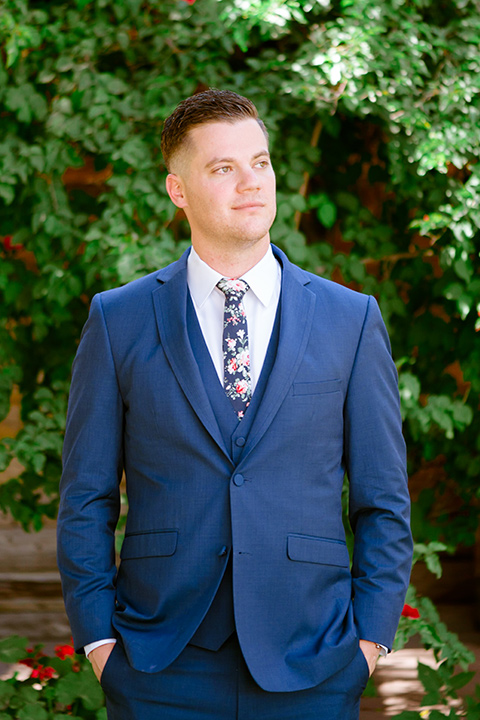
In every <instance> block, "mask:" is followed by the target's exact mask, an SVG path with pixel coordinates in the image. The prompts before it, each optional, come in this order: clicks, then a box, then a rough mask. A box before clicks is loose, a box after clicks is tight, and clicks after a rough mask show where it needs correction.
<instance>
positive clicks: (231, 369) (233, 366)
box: [228, 358, 238, 375]
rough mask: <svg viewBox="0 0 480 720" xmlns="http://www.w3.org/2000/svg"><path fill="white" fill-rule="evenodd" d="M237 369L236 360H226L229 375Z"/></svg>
mask: <svg viewBox="0 0 480 720" xmlns="http://www.w3.org/2000/svg"><path fill="white" fill-rule="evenodd" d="M237 370H238V365H237V363H236V360H235V358H231V359H230V360H229V361H228V372H229V373H230V375H233V373H234V372H236V371H237Z"/></svg>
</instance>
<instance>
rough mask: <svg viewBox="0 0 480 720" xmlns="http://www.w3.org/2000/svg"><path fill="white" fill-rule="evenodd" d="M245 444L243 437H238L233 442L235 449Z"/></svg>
mask: <svg viewBox="0 0 480 720" xmlns="http://www.w3.org/2000/svg"><path fill="white" fill-rule="evenodd" d="M245 442H246V440H245V438H244V437H239V438H237V439H236V440H235V445H236V446H237V447H243V446H244V445H245Z"/></svg>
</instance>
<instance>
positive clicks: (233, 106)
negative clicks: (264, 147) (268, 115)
mask: <svg viewBox="0 0 480 720" xmlns="http://www.w3.org/2000/svg"><path fill="white" fill-rule="evenodd" d="M249 119H252V120H256V121H257V122H258V124H259V125H260V127H261V128H262V130H263V132H264V134H265V138H266V140H267V142H268V133H267V129H266V127H265V124H264V123H263V121H262V120H260V118H259V117H258V111H257V108H256V107H255V105H254V104H253V103H252V101H251V100H248V98H246V97H243V96H242V95H238V94H237V93H235V92H232V91H231V90H216V89H214V88H211V89H210V90H205V91H204V92H200V93H196V94H195V95H192V96H191V97H188V98H186V99H185V100H182V102H181V103H180V104H179V105H177V107H176V108H175V110H174V111H173V113H172V114H171V115H170V116H169V117H168V118H167V119H166V120H165V122H164V124H163V130H162V141H161V144H160V148H161V150H162V155H163V159H164V162H165V165H166V168H167V170H168V171H169V172H170V171H171V167H172V160H173V158H174V157H175V155H177V154H178V152H179V150H181V149H183V148H184V147H185V146H186V145H187V143H188V133H189V132H190V130H191V129H192V128H193V127H195V126H197V125H205V124H207V123H213V122H228V123H232V124H233V123H235V122H238V121H239V120H249Z"/></svg>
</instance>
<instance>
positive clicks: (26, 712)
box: [17, 704, 48, 720]
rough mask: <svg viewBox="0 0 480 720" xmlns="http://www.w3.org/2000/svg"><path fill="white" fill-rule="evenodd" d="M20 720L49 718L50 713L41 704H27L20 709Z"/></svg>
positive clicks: (18, 716) (44, 719) (46, 719)
mask: <svg viewBox="0 0 480 720" xmlns="http://www.w3.org/2000/svg"><path fill="white" fill-rule="evenodd" d="M17 718H18V720H48V713H47V711H46V710H45V708H43V707H42V706H41V705H38V704H36V705H26V706H25V707H23V708H22V709H21V710H19V712H18V715H17Z"/></svg>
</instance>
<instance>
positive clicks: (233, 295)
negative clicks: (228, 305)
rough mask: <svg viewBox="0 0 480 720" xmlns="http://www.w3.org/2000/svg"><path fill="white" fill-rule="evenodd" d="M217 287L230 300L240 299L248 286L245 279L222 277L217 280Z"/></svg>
mask: <svg viewBox="0 0 480 720" xmlns="http://www.w3.org/2000/svg"><path fill="white" fill-rule="evenodd" d="M217 287H218V289H219V290H221V291H222V292H223V293H224V294H225V295H226V297H227V298H229V299H232V300H241V299H242V298H243V296H244V295H245V293H246V292H247V290H250V286H249V284H248V283H246V282H245V280H235V279H234V278H222V279H221V280H219V281H218V283H217Z"/></svg>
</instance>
